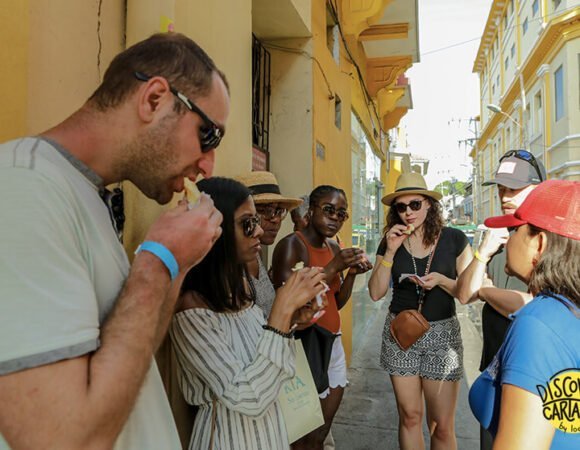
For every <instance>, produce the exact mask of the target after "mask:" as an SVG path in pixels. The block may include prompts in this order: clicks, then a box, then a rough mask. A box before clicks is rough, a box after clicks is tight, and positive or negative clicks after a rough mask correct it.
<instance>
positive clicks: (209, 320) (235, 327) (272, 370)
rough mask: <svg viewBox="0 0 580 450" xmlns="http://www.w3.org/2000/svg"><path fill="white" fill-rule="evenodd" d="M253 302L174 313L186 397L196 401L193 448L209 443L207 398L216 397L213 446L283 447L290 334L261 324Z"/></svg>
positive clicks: (225, 449)
mask: <svg viewBox="0 0 580 450" xmlns="http://www.w3.org/2000/svg"><path fill="white" fill-rule="evenodd" d="M263 324H264V316H263V312H262V310H261V309H260V308H259V307H257V306H255V305H254V306H252V307H250V308H247V309H244V310H242V311H240V312H236V313H215V312H213V311H210V310H208V309H203V308H192V309H187V310H184V311H181V312H179V313H177V314H176V315H175V316H174V318H173V322H172V324H171V328H170V335H171V339H172V341H173V345H174V348H175V353H176V355H177V360H178V362H179V366H180V370H179V373H178V383H179V386H180V389H181V391H182V393H183V395H184V397H185V400H186V401H187V402H188V403H190V404H192V405H199V407H200V409H199V412H198V413H197V416H196V419H195V423H194V426H193V433H192V436H191V440H190V443H189V449H190V450H193V449H195V450H199V449H203V450H205V449H209V444H210V437H211V431H212V408H213V406H212V398H215V399H216V409H217V416H216V428H215V434H214V449H220V450H261V449H264V450H266V449H267V450H278V449H279V450H287V449H288V448H289V447H290V445H289V443H288V436H287V433H286V425H285V423H284V418H283V416H282V413H281V410H280V407H279V405H278V401H277V399H278V394H279V391H280V387H281V385H282V384H283V383H284V382H285V381H286V380H288V379H290V378H291V377H292V376H294V367H295V351H294V346H293V342H292V339H286V338H283V337H281V336H279V335H277V334H275V333H272V332H270V331H264V330H263V329H262V325H263Z"/></svg>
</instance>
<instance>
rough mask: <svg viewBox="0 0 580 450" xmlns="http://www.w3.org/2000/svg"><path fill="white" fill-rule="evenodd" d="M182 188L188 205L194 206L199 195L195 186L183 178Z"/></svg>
mask: <svg viewBox="0 0 580 450" xmlns="http://www.w3.org/2000/svg"><path fill="white" fill-rule="evenodd" d="M183 188H184V189H185V198H186V199H187V201H188V202H189V203H190V204H192V205H194V204H195V203H196V202H197V200H198V199H199V196H200V195H201V193H200V192H199V189H198V188H197V185H196V184H195V183H194V182H193V181H191V180H190V179H189V178H184V181H183Z"/></svg>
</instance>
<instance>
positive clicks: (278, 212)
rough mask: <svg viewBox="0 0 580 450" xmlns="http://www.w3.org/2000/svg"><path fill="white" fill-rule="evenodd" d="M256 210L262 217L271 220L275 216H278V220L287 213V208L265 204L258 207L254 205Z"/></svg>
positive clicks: (282, 218)
mask: <svg viewBox="0 0 580 450" xmlns="http://www.w3.org/2000/svg"><path fill="white" fill-rule="evenodd" d="M256 212H257V213H258V215H259V216H260V217H262V219H266V220H272V219H274V218H275V217H278V218H279V219H280V220H284V218H285V217H286V215H287V214H288V210H287V209H286V208H281V207H278V208H274V207H272V206H265V207H258V206H256Z"/></svg>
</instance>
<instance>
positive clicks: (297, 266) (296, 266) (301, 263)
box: [292, 261, 304, 272]
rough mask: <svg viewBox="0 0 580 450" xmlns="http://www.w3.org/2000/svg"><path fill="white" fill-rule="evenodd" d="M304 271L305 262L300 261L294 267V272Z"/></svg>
mask: <svg viewBox="0 0 580 450" xmlns="http://www.w3.org/2000/svg"><path fill="white" fill-rule="evenodd" d="M302 269H304V261H298V262H297V263H296V264H295V265H294V267H292V272H296V271H298V270H302Z"/></svg>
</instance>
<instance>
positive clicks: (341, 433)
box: [332, 288, 481, 450]
mask: <svg viewBox="0 0 580 450" xmlns="http://www.w3.org/2000/svg"><path fill="white" fill-rule="evenodd" d="M352 301H353V311H354V323H355V326H354V330H353V331H354V333H353V337H354V341H353V358H352V364H351V367H350V369H349V380H350V383H351V384H350V386H349V387H348V388H347V390H346V391H345V396H344V399H343V401H342V404H341V407H340V409H339V411H338V414H337V416H336V418H335V420H334V425H333V427H332V433H333V435H334V438H335V441H336V448H337V450H365V449H372V450H379V449H389V450H390V449H397V448H398V440H397V420H398V419H397V413H396V404H395V397H394V394H393V390H392V387H391V383H390V381H389V378H388V376H387V375H386V373H385V372H384V371H383V370H382V369H381V368H380V367H379V364H378V358H379V351H380V337H381V333H382V327H383V324H384V321H385V315H386V313H387V308H388V304H389V300H388V299H387V300H384V301H381V302H378V303H373V302H372V301H371V300H370V298H369V297H368V293H367V292H366V290H365V289H364V288H361V289H360V290H358V292H357V293H355V295H354V296H353V300H352ZM457 309H458V316H459V320H460V323H461V330H462V336H463V344H464V348H465V360H464V365H465V369H466V377H465V379H464V380H463V382H462V386H461V392H460V397H459V403H458V407H457V413H456V432H457V441H458V448H459V449H460V450H478V449H479V426H478V424H477V422H476V421H475V419H474V418H473V416H472V414H471V411H470V409H469V405H468V402H467V392H468V389H469V386H470V385H471V384H472V383H473V380H474V379H475V377H477V375H478V374H479V371H478V370H477V368H478V366H479V358H480V355H481V337H480V334H479V331H478V328H477V319H478V317H479V310H478V309H477V306H476V307H469V308H468V307H465V306H462V305H459V304H458V308H457ZM470 317H473V318H474V321H475V322H476V323H475V324H474V322H472V320H471V319H470ZM424 434H425V439H426V443H428V442H429V437H428V433H427V430H426V428H425V429H424ZM427 448H429V447H428V445H427Z"/></svg>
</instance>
